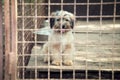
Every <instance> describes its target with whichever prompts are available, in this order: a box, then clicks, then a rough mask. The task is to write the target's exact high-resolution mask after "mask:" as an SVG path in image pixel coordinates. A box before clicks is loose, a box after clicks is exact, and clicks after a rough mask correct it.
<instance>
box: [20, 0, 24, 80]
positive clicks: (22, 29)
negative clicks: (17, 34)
mask: <svg viewBox="0 0 120 80" xmlns="http://www.w3.org/2000/svg"><path fill="white" fill-rule="evenodd" d="M24 6H25V5H24V0H22V36H23V38H22V66H23V67H24V60H25V59H24V45H25V41H24V40H25V39H24V26H25V23H24V20H25V19H24V14H25V12H24V11H25V9H24V8H25V7H24ZM21 70H22V73H21V75H22V79H24V68H22V69H21Z"/></svg>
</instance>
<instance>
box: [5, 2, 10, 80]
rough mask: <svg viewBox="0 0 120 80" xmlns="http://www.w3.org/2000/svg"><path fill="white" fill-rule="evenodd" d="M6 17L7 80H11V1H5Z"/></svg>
mask: <svg viewBox="0 0 120 80" xmlns="http://www.w3.org/2000/svg"><path fill="white" fill-rule="evenodd" d="M4 9H5V11H4V16H5V80H9V78H10V77H9V73H8V71H9V66H8V55H9V53H10V5H9V0H4Z"/></svg>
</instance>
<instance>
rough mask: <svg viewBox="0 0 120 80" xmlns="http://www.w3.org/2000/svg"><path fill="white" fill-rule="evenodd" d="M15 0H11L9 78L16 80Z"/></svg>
mask: <svg viewBox="0 0 120 80" xmlns="http://www.w3.org/2000/svg"><path fill="white" fill-rule="evenodd" d="M16 31H17V0H11V32H12V33H11V35H12V36H11V43H12V45H11V52H13V55H14V62H13V63H12V69H11V70H12V74H11V80H16V71H17V70H16V66H17V65H16V64H17V59H16V58H17V42H16V40H17V32H16Z"/></svg>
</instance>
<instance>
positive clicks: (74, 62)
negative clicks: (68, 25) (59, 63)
mask: <svg viewBox="0 0 120 80" xmlns="http://www.w3.org/2000/svg"><path fill="white" fill-rule="evenodd" d="M75 20H76V0H74V21H73V22H74V25H73V26H74V27H75V24H76V21H75ZM73 31H74V30H72V32H73ZM75 34H76V33H75V32H73V36H75ZM75 41H76V38H74V41H73V44H75ZM75 56H76V55H75V53H73V80H75V66H76V65H75Z"/></svg>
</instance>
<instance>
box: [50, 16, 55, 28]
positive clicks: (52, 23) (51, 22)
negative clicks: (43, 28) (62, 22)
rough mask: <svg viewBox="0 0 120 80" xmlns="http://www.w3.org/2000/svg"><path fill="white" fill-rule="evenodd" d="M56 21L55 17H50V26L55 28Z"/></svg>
mask: <svg viewBox="0 0 120 80" xmlns="http://www.w3.org/2000/svg"><path fill="white" fill-rule="evenodd" d="M54 23H55V19H54V18H50V28H53V25H54Z"/></svg>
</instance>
